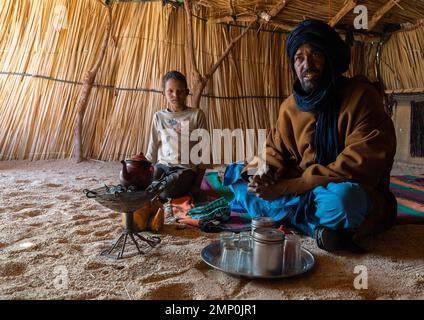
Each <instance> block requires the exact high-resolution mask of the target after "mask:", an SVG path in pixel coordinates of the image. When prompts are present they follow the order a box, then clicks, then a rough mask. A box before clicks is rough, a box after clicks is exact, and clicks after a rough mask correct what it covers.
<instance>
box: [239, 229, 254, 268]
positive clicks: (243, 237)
mask: <svg viewBox="0 0 424 320" xmlns="http://www.w3.org/2000/svg"><path fill="white" fill-rule="evenodd" d="M236 271H237V272H240V273H244V274H250V273H251V272H252V240H251V237H250V232H241V233H240V239H239V243H238V250H237V267H236Z"/></svg>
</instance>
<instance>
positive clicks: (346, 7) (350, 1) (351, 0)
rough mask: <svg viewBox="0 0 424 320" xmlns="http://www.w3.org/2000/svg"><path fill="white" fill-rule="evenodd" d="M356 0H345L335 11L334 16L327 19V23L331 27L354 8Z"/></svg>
mask: <svg viewBox="0 0 424 320" xmlns="http://www.w3.org/2000/svg"><path fill="white" fill-rule="evenodd" d="M357 2H358V1H357V0H346V1H345V3H344V4H343V7H342V8H341V9H340V10H339V12H337V13H336V15H335V16H334V17H332V18H331V19H330V21H328V25H329V26H330V27H332V28H334V26H335V25H336V24H337V23H338V22H339V21H340V20H341V19H342V18H343V17H344V16H345V15H346V14H347V13H348V12H349V11H350V10H352V9H353V8H355V6H356V4H357Z"/></svg>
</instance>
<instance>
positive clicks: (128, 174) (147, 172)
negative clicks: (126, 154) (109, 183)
mask: <svg viewBox="0 0 424 320" xmlns="http://www.w3.org/2000/svg"><path fill="white" fill-rule="evenodd" d="M121 163H122V170H121V172H120V174H119V180H120V182H121V184H122V185H123V186H124V187H126V188H128V187H129V186H134V187H135V188H136V189H137V190H145V189H146V188H147V187H148V186H149V185H150V183H151V182H152V180H153V171H154V168H153V166H152V163H151V162H150V161H149V160H147V159H146V157H145V156H144V154H143V153H140V154H138V155H134V156H132V157H131V158H130V159H127V160H122V161H121Z"/></svg>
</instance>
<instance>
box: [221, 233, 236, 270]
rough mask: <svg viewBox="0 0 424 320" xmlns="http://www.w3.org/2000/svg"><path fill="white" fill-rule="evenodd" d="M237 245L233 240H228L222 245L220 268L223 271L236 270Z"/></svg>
mask: <svg viewBox="0 0 424 320" xmlns="http://www.w3.org/2000/svg"><path fill="white" fill-rule="evenodd" d="M237 253H238V251H237V243H236V241H235V239H229V240H228V241H225V242H224V243H223V244H222V251H221V263H220V264H221V268H222V269H224V270H225V271H229V272H234V271H236V269H237V265H236V264H237Z"/></svg>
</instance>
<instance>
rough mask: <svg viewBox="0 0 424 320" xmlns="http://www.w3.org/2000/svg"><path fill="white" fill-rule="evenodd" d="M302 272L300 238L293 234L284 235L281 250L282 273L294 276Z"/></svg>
mask: <svg viewBox="0 0 424 320" xmlns="http://www.w3.org/2000/svg"><path fill="white" fill-rule="evenodd" d="M301 270H302V256H301V247H300V238H299V236H297V235H295V234H286V236H285V239H284V249H283V273H284V274H294V273H298V272H299V271H301Z"/></svg>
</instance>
